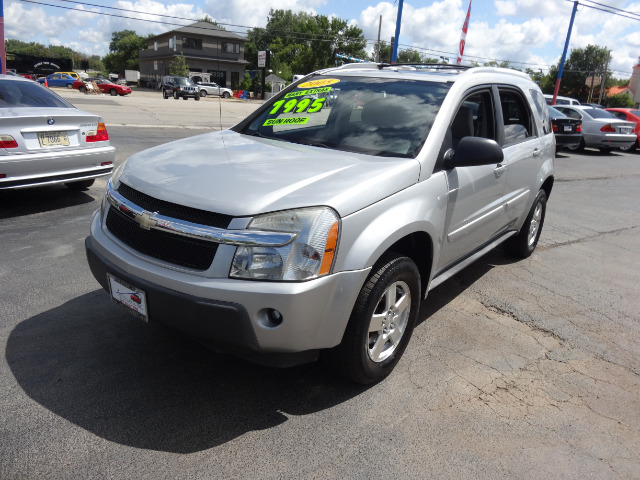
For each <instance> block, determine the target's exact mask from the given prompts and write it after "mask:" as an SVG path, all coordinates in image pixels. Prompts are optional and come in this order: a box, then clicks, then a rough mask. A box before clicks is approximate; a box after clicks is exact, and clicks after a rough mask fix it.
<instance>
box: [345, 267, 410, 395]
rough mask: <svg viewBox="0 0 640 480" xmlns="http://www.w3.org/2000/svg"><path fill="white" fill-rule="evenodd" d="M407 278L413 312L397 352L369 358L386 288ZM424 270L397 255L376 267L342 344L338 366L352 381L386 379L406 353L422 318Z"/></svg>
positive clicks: (356, 306)
mask: <svg viewBox="0 0 640 480" xmlns="http://www.w3.org/2000/svg"><path fill="white" fill-rule="evenodd" d="M397 281H403V282H405V283H406V284H407V286H408V287H409V291H410V292H411V311H410V313H409V318H408V320H407V325H406V328H405V331H404V333H403V335H402V339H401V340H400V343H399V344H398V346H397V347H396V350H395V351H394V352H393V354H392V355H391V356H390V357H389V358H386V359H385V360H383V361H382V362H374V361H373V360H371V359H370V358H369V353H368V340H369V325H370V323H371V317H372V316H373V312H374V309H375V307H376V305H377V304H378V302H379V300H380V298H381V297H382V295H383V294H384V292H385V290H386V289H387V288H388V287H389V285H391V284H392V283H394V282H397ZM420 292H421V290H420V272H419V270H418V267H417V266H416V264H415V263H414V262H413V260H411V259H410V258H408V257H404V256H400V255H394V256H388V257H386V258H385V259H384V260H383V261H382V262H380V263H378V264H377V266H376V267H374V269H373V270H372V273H371V275H370V276H369V278H368V279H367V282H366V283H365V285H364V286H363V288H362V290H361V291H360V294H359V295H358V300H357V301H356V305H355V307H354V309H353V312H352V313H351V317H350V318H349V323H348V325H347V329H346V330H345V334H344V337H343V341H342V343H341V344H340V345H339V346H338V347H336V348H337V349H338V350H341V352H340V354H341V363H342V365H340V366H339V367H338V368H340V369H341V370H342V373H343V374H345V375H346V376H347V377H348V378H350V379H351V380H353V381H355V382H358V383H362V384H368V383H373V382H377V381H380V380H382V379H384V378H385V377H386V376H387V375H389V373H391V371H392V370H393V369H394V367H395V366H396V364H397V363H398V361H399V360H400V357H402V354H403V353H404V351H405V349H406V347H407V345H408V343H409V340H410V338H411V334H412V333H413V329H414V327H415V324H416V320H417V318H418V311H419V309H420V296H421V295H420Z"/></svg>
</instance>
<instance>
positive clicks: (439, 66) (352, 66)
mask: <svg viewBox="0 0 640 480" xmlns="http://www.w3.org/2000/svg"><path fill="white" fill-rule="evenodd" d="M337 68H339V69H341V70H358V69H362V68H377V69H378V70H382V69H383V68H401V69H406V70H409V69H412V70H414V69H415V70H420V69H425V70H426V69H429V70H436V71H440V70H448V71H460V70H468V69H470V68H474V67H469V66H466V65H452V64H450V63H375V62H357V63H346V64H344V65H340V66H339V67H337Z"/></svg>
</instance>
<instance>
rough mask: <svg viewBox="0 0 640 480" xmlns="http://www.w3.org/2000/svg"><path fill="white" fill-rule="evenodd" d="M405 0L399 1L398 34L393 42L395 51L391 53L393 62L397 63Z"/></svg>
mask: <svg viewBox="0 0 640 480" xmlns="http://www.w3.org/2000/svg"><path fill="white" fill-rule="evenodd" d="M403 3H404V0H399V2H398V18H397V20H396V36H395V42H393V52H392V54H391V63H396V58H398V43H399V42H400V22H401V21H402V4H403Z"/></svg>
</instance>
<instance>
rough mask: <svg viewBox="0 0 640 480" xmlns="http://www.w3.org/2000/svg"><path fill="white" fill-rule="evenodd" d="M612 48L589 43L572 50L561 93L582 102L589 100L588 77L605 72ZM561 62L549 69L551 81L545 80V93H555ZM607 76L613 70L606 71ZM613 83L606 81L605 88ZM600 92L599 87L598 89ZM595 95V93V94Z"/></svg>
mask: <svg viewBox="0 0 640 480" xmlns="http://www.w3.org/2000/svg"><path fill="white" fill-rule="evenodd" d="M609 53H610V50H609V49H608V48H607V47H600V46H598V45H588V46H587V47H586V48H575V49H573V50H572V51H571V54H570V55H569V58H568V60H567V61H566V62H565V65H564V70H563V72H562V81H561V83H560V92H559V94H560V95H564V96H567V97H573V98H577V99H578V100H580V101H581V102H585V103H586V102H587V98H588V97H589V91H590V87H589V86H588V85H587V83H586V81H587V77H590V76H600V75H602V74H604V73H605V72H604V69H605V68H606V64H607V59H608V56H609ZM559 70H560V63H558V65H554V66H552V67H551V68H550V69H549V79H550V81H549V82H543V88H542V90H543V91H544V92H545V93H553V91H554V90H555V83H556V79H557V78H558V71H559ZM606 78H607V79H610V78H611V72H610V71H607V72H606ZM611 85H612V83H611V80H607V81H606V85H605V88H609V87H610V86H611ZM597 91H598V93H599V89H598V90H597ZM594 95H595V94H594Z"/></svg>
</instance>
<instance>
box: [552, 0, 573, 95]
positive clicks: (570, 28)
mask: <svg viewBox="0 0 640 480" xmlns="http://www.w3.org/2000/svg"><path fill="white" fill-rule="evenodd" d="M577 10H578V2H573V11H572V12H571V21H570V22H569V31H568V32H567V41H566V42H565V43H564V51H563V52H562V59H561V60H560V69H559V70H558V79H557V80H556V88H555V90H554V91H553V100H551V105H555V104H556V98H557V97H558V92H559V91H560V82H561V81H562V71H563V70H564V61H565V60H566V58H567V49H568V48H569V39H570V38H571V30H572V29H573V20H574V19H575V18H576V11H577Z"/></svg>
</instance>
